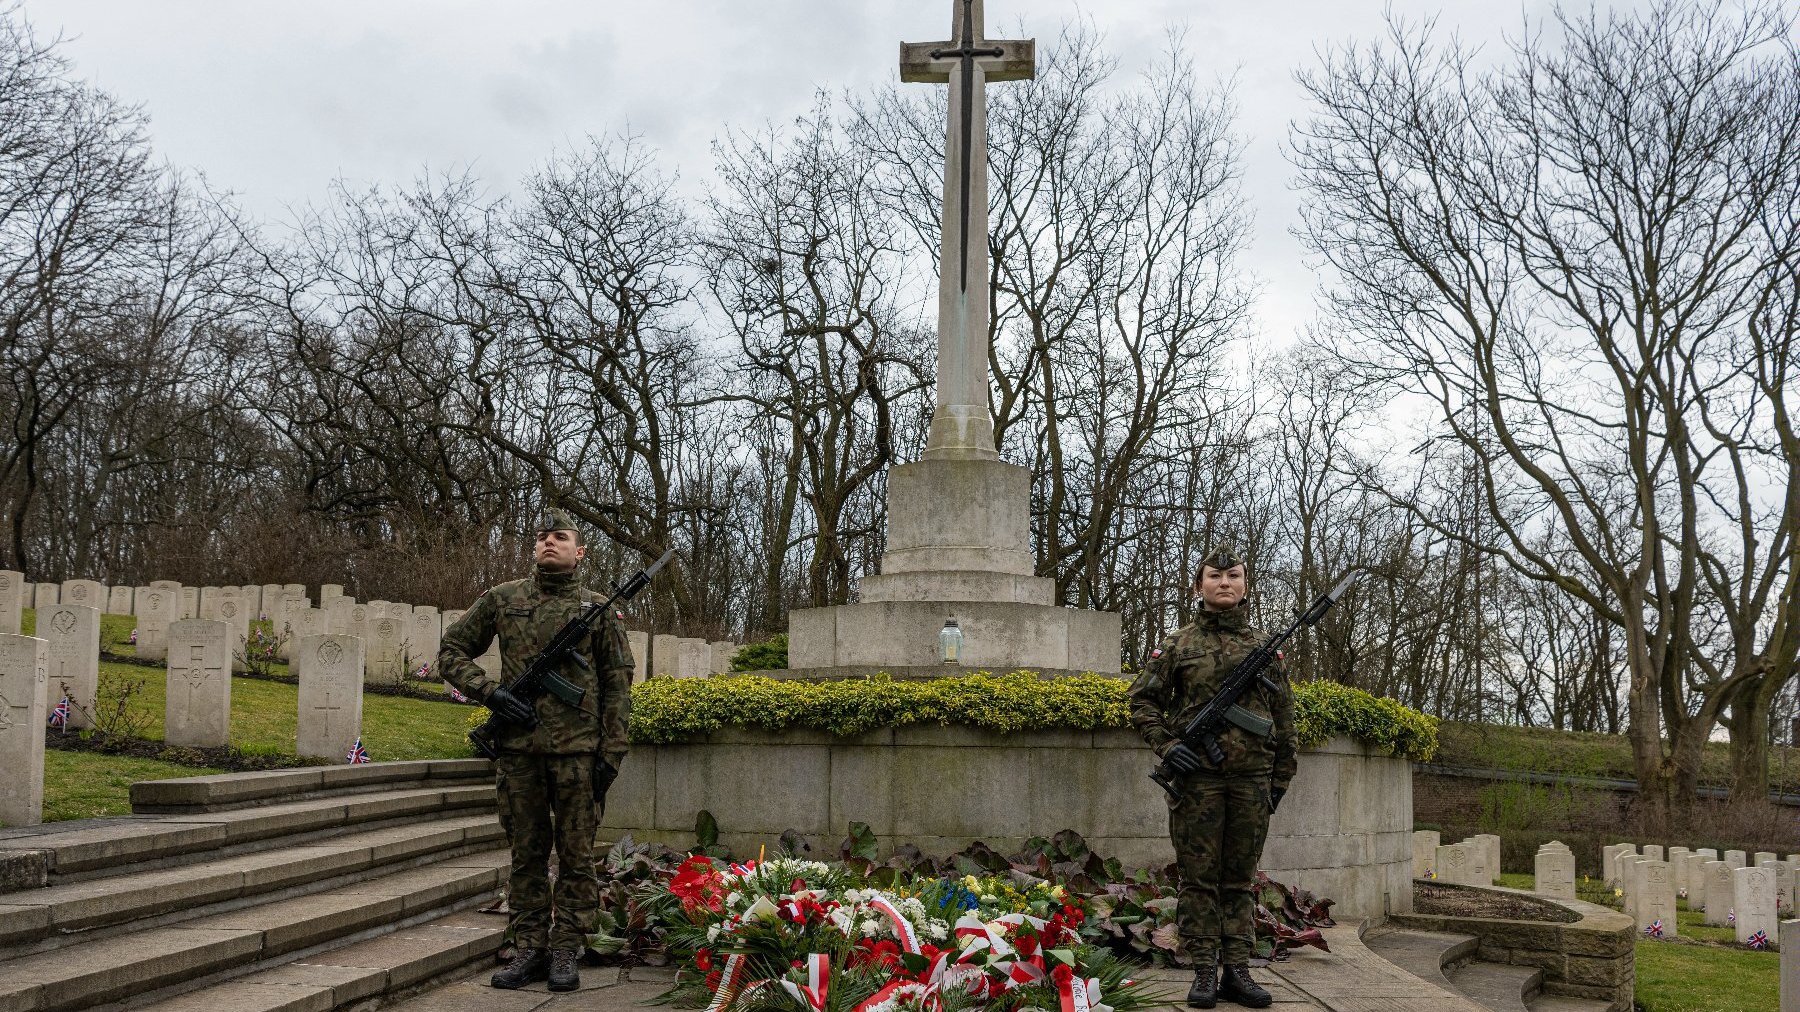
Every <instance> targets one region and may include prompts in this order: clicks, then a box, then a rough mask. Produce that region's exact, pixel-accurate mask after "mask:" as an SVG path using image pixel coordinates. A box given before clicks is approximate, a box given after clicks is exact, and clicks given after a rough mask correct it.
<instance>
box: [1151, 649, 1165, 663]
mask: <svg viewBox="0 0 1800 1012" xmlns="http://www.w3.org/2000/svg"><path fill="white" fill-rule="evenodd" d="M1162 655H1163V651H1162V647H1157V648H1156V649H1155V650H1152V651H1150V659H1151V660H1156V659H1157V658H1158V657H1161V656H1162Z"/></svg>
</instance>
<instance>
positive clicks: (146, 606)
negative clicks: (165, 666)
mask: <svg viewBox="0 0 1800 1012" xmlns="http://www.w3.org/2000/svg"><path fill="white" fill-rule="evenodd" d="M137 609H138V614H137V655H138V656H139V657H142V658H144V659H146V660H152V661H160V660H162V659H163V658H165V657H167V656H168V655H169V624H170V623H172V622H175V621H177V619H178V613H179V612H180V610H181V591H180V590H179V589H176V590H170V589H168V588H167V587H154V586H152V587H145V588H144V591H143V593H141V594H139V595H138V597H137Z"/></svg>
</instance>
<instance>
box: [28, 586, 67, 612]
mask: <svg viewBox="0 0 1800 1012" xmlns="http://www.w3.org/2000/svg"><path fill="white" fill-rule="evenodd" d="M60 603H62V584H59V583H40V584H38V585H37V591H36V592H35V593H33V594H32V595H31V606H32V607H33V608H49V607H52V606H53V605H57V604H60Z"/></svg>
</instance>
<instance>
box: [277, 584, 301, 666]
mask: <svg viewBox="0 0 1800 1012" xmlns="http://www.w3.org/2000/svg"><path fill="white" fill-rule="evenodd" d="M309 607H310V606H309V605H308V604H307V601H306V598H304V597H290V596H286V595H284V596H283V597H282V599H281V613H280V617H279V618H278V619H271V620H270V621H271V622H279V623H280V625H279V626H278V627H276V628H278V629H279V633H278V634H277V636H276V639H278V640H281V641H282V642H281V646H280V648H279V649H278V650H277V653H279V654H280V656H281V659H282V660H284V661H286V660H291V659H292V658H293V656H294V641H295V640H297V639H299V638H300V635H301V626H302V624H303V623H302V622H301V618H300V616H301V615H304V614H305V613H306V611H307V609H308V608H309Z"/></svg>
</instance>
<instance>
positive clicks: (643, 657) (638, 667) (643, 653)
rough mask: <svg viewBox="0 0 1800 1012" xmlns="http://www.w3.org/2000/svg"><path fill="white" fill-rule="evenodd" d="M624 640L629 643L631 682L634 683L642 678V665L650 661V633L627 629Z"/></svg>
mask: <svg viewBox="0 0 1800 1012" xmlns="http://www.w3.org/2000/svg"><path fill="white" fill-rule="evenodd" d="M625 642H626V643H629V644H630V645H631V683H632V684H633V685H636V684H637V683H639V682H641V681H643V680H644V665H646V664H648V663H650V634H649V633H647V632H640V631H638V630H636V629H627V630H625Z"/></svg>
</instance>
